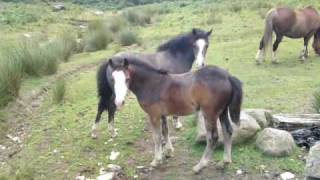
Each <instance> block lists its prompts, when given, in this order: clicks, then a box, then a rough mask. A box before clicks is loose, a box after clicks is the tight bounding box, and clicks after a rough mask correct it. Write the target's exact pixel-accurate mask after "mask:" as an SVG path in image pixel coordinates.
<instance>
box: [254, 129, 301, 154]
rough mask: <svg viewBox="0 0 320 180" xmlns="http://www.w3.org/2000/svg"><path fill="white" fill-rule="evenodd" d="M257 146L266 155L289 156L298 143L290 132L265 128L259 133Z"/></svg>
mask: <svg viewBox="0 0 320 180" xmlns="http://www.w3.org/2000/svg"><path fill="white" fill-rule="evenodd" d="M256 147H257V148H258V149H259V150H261V151H262V152H263V153H264V154H266V155H271V156H287V155H289V154H291V153H292V151H293V150H294V148H295V147H296V144H295V142H294V140H293V137H292V135H291V134H290V133H289V132H287V131H284V130H279V129H274V128H265V129H264V130H263V131H261V132H260V133H258V136H257V139H256Z"/></svg>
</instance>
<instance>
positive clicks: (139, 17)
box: [123, 9, 151, 26]
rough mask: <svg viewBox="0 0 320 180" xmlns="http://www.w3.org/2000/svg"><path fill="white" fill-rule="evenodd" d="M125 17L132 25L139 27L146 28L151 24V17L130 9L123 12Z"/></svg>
mask: <svg viewBox="0 0 320 180" xmlns="http://www.w3.org/2000/svg"><path fill="white" fill-rule="evenodd" d="M123 16H124V17H125V18H126V19H127V20H128V21H129V22H130V23H131V24H132V25H137V26H145V25H147V24H151V16H149V15H148V14H147V13H145V12H144V11H138V10H137V9H136V10H133V9H130V10H127V11H125V12H123Z"/></svg>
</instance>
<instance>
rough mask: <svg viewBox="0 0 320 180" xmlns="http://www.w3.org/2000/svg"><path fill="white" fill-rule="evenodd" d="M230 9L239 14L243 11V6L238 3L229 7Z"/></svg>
mask: <svg viewBox="0 0 320 180" xmlns="http://www.w3.org/2000/svg"><path fill="white" fill-rule="evenodd" d="M229 9H230V10H231V11H233V12H239V11H241V10H242V6H241V3H240V2H238V3H235V2H234V3H232V4H231V5H230V6H229Z"/></svg>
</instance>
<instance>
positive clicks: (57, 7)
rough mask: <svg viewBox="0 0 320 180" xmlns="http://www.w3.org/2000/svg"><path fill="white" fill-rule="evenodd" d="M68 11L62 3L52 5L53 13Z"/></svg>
mask: <svg viewBox="0 0 320 180" xmlns="http://www.w3.org/2000/svg"><path fill="white" fill-rule="evenodd" d="M63 10H66V7H65V6H64V4H62V3H57V4H53V5H52V11H54V12H58V11H63Z"/></svg>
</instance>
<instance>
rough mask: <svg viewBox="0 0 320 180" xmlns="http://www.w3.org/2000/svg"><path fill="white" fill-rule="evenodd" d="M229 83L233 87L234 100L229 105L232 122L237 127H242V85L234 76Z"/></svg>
mask: <svg viewBox="0 0 320 180" xmlns="http://www.w3.org/2000/svg"><path fill="white" fill-rule="evenodd" d="M229 81H230V83H231V86H232V98H231V102H230V104H229V105H228V107H229V114H230V117H231V120H232V122H233V123H235V124H236V125H240V112H241V104H242V96H243V92H242V83H241V81H240V80H239V79H237V78H236V77H234V76H230V77H229Z"/></svg>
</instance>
